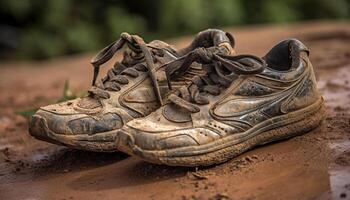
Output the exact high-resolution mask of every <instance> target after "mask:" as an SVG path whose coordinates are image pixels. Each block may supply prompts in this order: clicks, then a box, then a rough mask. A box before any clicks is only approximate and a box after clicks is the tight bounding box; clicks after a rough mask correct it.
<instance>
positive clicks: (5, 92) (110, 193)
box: [0, 22, 350, 200]
mask: <svg viewBox="0 0 350 200" xmlns="http://www.w3.org/2000/svg"><path fill="white" fill-rule="evenodd" d="M349 25H350V24H349V23H346V22H342V23H334V22H331V23H329V22H313V23H306V24H299V25H290V26H259V27H237V28H233V29H227V30H228V31H230V32H231V33H233V34H234V35H235V37H236V43H237V52H239V53H254V54H257V55H260V56H262V55H264V53H265V52H267V51H268V49H269V48H270V47H271V46H272V45H273V44H274V43H276V42H278V41H279V40H281V39H283V38H287V37H296V38H299V39H301V40H302V41H303V42H305V43H306V44H307V45H308V46H309V47H310V49H311V60H312V61H313V64H314V67H315V72H316V76H317V79H318V84H319V89H320V92H321V93H322V94H323V96H324V98H325V101H326V107H327V118H326V119H325V121H324V123H323V124H322V125H321V126H320V127H318V128H317V129H315V130H313V131H311V132H310V133H307V134H305V135H303V136H299V137H295V138H292V139H290V140H286V141H282V142H278V143H273V144H269V145H265V146H261V147H259V148H256V149H254V150H252V151H249V152H247V153H245V154H243V155H241V156H239V157H237V158H235V159H232V160H230V161H228V162H226V163H224V164H221V165H217V166H211V167H205V168H183V167H167V166H159V165H153V164H149V163H146V162H143V161H141V160H139V159H137V158H134V157H129V156H127V155H125V154H123V153H118V152H117V153H91V152H82V151H78V150H71V149H67V148H65V147H59V146H56V145H51V144H48V143H45V142H41V141H37V140H35V139H33V138H32V137H30V136H29V135H28V133H27V119H26V118H25V117H22V116H20V115H18V114H17V113H18V112H19V111H23V110H26V109H30V108H35V107H38V106H41V105H46V104H49V103H53V102H55V101H56V100H57V99H58V98H59V97H60V96H61V93H62V90H63V89H62V88H63V84H64V81H65V80H69V81H70V84H71V85H72V88H73V90H75V91H81V90H85V89H87V88H88V87H89V83H90V81H91V77H92V73H91V71H92V68H91V67H90V66H89V64H88V61H89V58H90V55H84V56H77V57H70V58H59V59H55V60H51V61H44V62H8V63H1V64H0V90H1V97H0V199H59V200H64V199H66V200H71V199H183V200H187V199H198V200H199V199H212V200H214V199H215V200H217V199H247V200H248V199H350V29H349V28H350V26H349ZM189 40H190V38H189V37H185V38H181V39H174V40H172V41H173V43H176V44H178V45H179V46H184V44H186V42H188V41H189Z"/></svg>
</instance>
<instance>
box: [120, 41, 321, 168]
mask: <svg viewBox="0 0 350 200" xmlns="http://www.w3.org/2000/svg"><path fill="white" fill-rule="evenodd" d="M196 61H197V62H200V63H205V65H203V68H207V71H208V76H195V77H194V79H193V81H192V84H190V85H189V86H186V87H185V86H184V87H181V88H180V90H179V92H178V93H176V94H171V95H170V97H169V103H167V104H166V105H164V106H162V107H161V108H159V109H158V110H157V111H155V112H154V113H152V114H150V115H149V116H147V117H145V118H142V119H135V120H132V121H130V122H129V123H127V124H126V125H125V126H124V127H123V128H122V129H121V131H120V132H119V133H120V134H119V135H118V139H117V142H118V148H119V149H120V150H122V151H124V152H126V153H129V154H132V155H137V156H139V157H141V158H143V159H144V160H146V161H149V162H154V163H160V164H166V165H179V166H198V165H212V164H217V163H221V162H224V161H226V160H228V159H230V158H232V157H235V156H237V155H239V154H241V153H243V152H245V151H247V150H249V149H251V148H253V147H255V146H257V145H262V144H265V143H268V142H271V141H275V140H280V139H285V138H289V137H293V136H296V135H300V134H303V133H306V132H308V131H310V130H311V129H313V128H315V127H317V126H318V125H319V124H320V123H321V121H322V119H323V117H324V107H323V99H322V97H321V96H320V95H319V93H318V92H317V88H316V80H315V75H314V71H313V67H312V65H311V63H310V61H309V50H308V49H307V48H306V46H304V45H303V44H302V43H301V42H300V41H298V40H295V39H290V40H285V41H282V42H280V43H279V44H277V45H276V46H275V47H273V48H272V49H271V50H270V51H269V52H268V53H267V54H266V56H265V57H263V58H258V57H255V56H251V55H237V56H226V55H220V54H215V53H214V54H212V56H211V61H210V62H209V60H203V59H201V60H196Z"/></svg>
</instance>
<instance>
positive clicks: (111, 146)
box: [29, 115, 118, 152]
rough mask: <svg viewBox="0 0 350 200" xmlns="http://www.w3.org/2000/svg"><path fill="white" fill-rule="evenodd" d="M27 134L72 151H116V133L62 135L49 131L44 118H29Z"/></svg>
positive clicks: (36, 116) (37, 116)
mask: <svg viewBox="0 0 350 200" xmlns="http://www.w3.org/2000/svg"><path fill="white" fill-rule="evenodd" d="M30 124H31V126H30V128H29V133H30V135H32V136H33V137H35V138H36V139H39V140H42V141H46V142H49V143H53V144H57V145H63V146H67V147H70V148H73V149H80V150H87V151H94V152H114V151H118V150H117V146H116V143H115V140H116V134H117V131H116V130H114V131H109V132H103V133H97V134H94V135H87V134H77V135H64V134H58V133H55V132H53V131H51V130H50V129H49V128H48V125H47V122H46V120H45V118H43V117H41V116H39V115H34V116H32V118H31V123H30Z"/></svg>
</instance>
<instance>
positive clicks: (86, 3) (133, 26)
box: [0, 0, 350, 60]
mask: <svg viewBox="0 0 350 200" xmlns="http://www.w3.org/2000/svg"><path fill="white" fill-rule="evenodd" d="M349 10H350V0H332V1H330V0H284V1H281V0H264V1H263V0H216V1H212V0H166V1H165V0H164V1H161V0H147V1H138V0H103V1H94V0H21V1H14V0H1V1H0V58H1V59H6V60H10V59H48V58H52V57H56V56H62V55H69V54H76V53H81V52H88V51H95V50H97V49H100V48H101V47H104V46H106V45H107V44H109V43H111V42H112V41H114V40H116V39H117V38H118V37H119V35H120V33H121V32H124V31H126V32H130V33H137V34H139V35H141V36H142V37H144V38H145V39H146V40H148V41H149V40H151V39H155V38H158V39H162V38H165V37H173V36H179V35H184V34H190V33H195V32H197V31H199V30H202V29H205V28H208V27H211V28H219V27H223V26H231V25H244V24H260V23H291V22H296V21H303V20H316V19H337V20H344V19H345V20H346V19H349V17H350V12H349Z"/></svg>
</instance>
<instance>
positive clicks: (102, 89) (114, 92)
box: [29, 30, 233, 135]
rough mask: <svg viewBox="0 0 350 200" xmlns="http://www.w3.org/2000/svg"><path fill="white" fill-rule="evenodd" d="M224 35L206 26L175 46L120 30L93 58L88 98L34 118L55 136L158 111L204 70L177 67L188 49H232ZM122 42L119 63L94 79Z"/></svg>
mask: <svg viewBox="0 0 350 200" xmlns="http://www.w3.org/2000/svg"><path fill="white" fill-rule="evenodd" d="M227 35H229V34H227V33H225V32H223V31H220V30H206V31H203V32H201V33H199V34H198V35H197V37H196V38H195V40H194V41H193V42H192V43H191V44H190V45H189V46H187V47H186V48H184V49H180V50H176V49H175V48H173V47H172V46H170V45H168V44H166V43H164V42H162V41H159V40H155V41H152V42H150V43H149V44H146V43H144V41H143V40H142V39H141V38H140V37H138V36H136V35H129V34H127V33H123V34H122V35H121V37H120V39H118V40H117V41H116V42H114V43H112V44H111V45H109V46H107V47H106V48H104V49H103V50H102V51H101V52H99V53H98V54H97V55H96V56H95V57H94V58H93V59H92V61H91V63H92V65H93V67H94V77H93V86H92V88H91V89H90V90H89V91H88V93H89V94H88V96H87V97H83V98H78V99H74V100H70V101H66V102H62V103H58V104H53V105H49V106H45V107H41V108H40V109H39V110H38V111H37V112H36V114H35V115H34V116H33V118H35V117H40V118H43V119H44V120H45V122H46V125H47V126H48V129H49V130H50V131H52V132H54V133H56V134H65V135H76V134H95V133H101V132H107V131H110V130H114V129H118V128H121V127H122V126H123V124H124V123H126V122H128V121H130V120H132V119H134V118H138V117H144V116H147V115H148V114H149V113H151V112H152V111H154V110H156V109H157V108H158V107H160V105H162V104H163V101H165V99H166V98H167V96H168V95H169V94H170V93H171V91H172V90H174V89H176V88H178V87H180V86H182V85H185V84H188V82H189V80H191V78H192V76H193V75H196V74H197V75H198V74H202V73H203V70H202V69H201V65H198V64H191V67H189V68H186V70H182V69H180V68H179V67H178V66H180V65H179V64H181V63H182V62H184V60H183V58H184V57H185V55H187V54H188V53H189V52H190V51H192V50H193V49H196V48H198V47H201V48H209V49H210V51H213V52H214V51H215V52H221V53H224V54H229V53H231V51H232V46H233V39H232V36H230V35H229V36H230V38H229V37H228V36H227ZM124 46H126V49H125V50H124V52H123V59H122V60H121V62H116V63H115V64H114V66H113V68H112V69H110V70H109V71H108V73H107V75H106V76H105V77H104V78H102V79H101V80H97V77H98V72H99V68H100V66H101V65H102V64H104V63H105V62H107V61H108V60H109V59H111V58H112V56H113V55H114V54H115V53H116V52H117V51H118V50H120V49H122V47H124ZM33 121H37V120H33ZM37 126H40V124H38V123H31V124H30V129H29V132H30V133H31V134H32V135H35V132H36V131H37V130H38V128H40V127H37ZM41 126H42V124H41Z"/></svg>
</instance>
